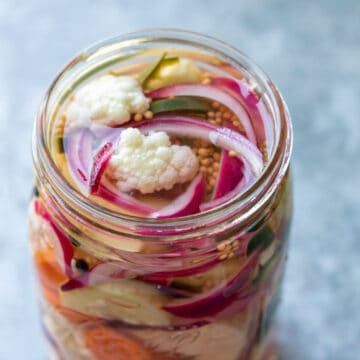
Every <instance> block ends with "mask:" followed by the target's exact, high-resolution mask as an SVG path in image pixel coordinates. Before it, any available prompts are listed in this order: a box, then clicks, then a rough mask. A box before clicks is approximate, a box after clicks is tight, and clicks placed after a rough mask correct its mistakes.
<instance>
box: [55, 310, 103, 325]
mask: <svg viewBox="0 0 360 360" xmlns="http://www.w3.org/2000/svg"><path fill="white" fill-rule="evenodd" d="M56 310H57V311H58V313H59V314H61V315H62V316H64V317H66V319H68V320H69V321H71V322H73V323H76V324H82V323H89V322H98V321H99V319H98V318H95V317H91V316H88V315H84V314H81V313H79V312H77V311H74V310H71V309H68V308H66V307H63V306H56Z"/></svg>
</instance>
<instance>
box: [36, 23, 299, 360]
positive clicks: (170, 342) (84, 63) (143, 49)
mask: <svg viewBox="0 0 360 360" xmlns="http://www.w3.org/2000/svg"><path fill="white" fill-rule="evenodd" d="M164 51H165V52H167V53H170V54H171V56H173V57H174V56H179V55H181V56H182V57H185V58H187V59H191V60H192V61H194V62H196V63H197V65H198V66H199V67H200V68H202V69H204V71H206V72H207V73H209V74H217V75H218V76H222V77H224V76H226V77H229V78H231V79H236V80H239V81H242V82H244V83H246V84H247V85H248V87H249V89H251V91H252V92H253V94H254V95H255V99H256V104H257V103H258V102H260V101H261V102H262V104H263V111H266V112H267V113H268V114H269V117H268V119H269V123H268V124H267V125H266V126H267V128H266V133H267V138H266V140H267V141H266V143H263V144H259V146H260V147H262V150H263V151H262V154H263V158H264V162H265V166H264V169H263V171H262V173H261V175H260V176H259V177H258V178H257V179H256V181H254V183H252V184H251V185H250V186H249V187H248V188H246V189H245V191H243V192H242V193H241V194H239V195H236V196H233V197H231V198H229V199H228V201H226V202H224V203H220V204H219V206H216V207H212V208H209V209H205V210H204V211H201V212H199V213H196V214H192V215H189V216H183V217H176V218H170V219H169V218H167V219H154V218H147V217H139V216H135V215H134V214H131V213H125V212H122V213H119V212H116V211H115V210H114V208H113V207H111V206H109V204H107V203H105V202H102V201H97V200H96V199H95V198H92V197H87V196H85V195H84V194H83V193H81V191H79V189H77V188H76V186H74V184H72V183H71V181H69V177H68V174H67V173H66V172H64V171H62V169H61V166H60V165H59V164H61V163H62V162H61V161H62V160H61V159H62V156H63V151H62V150H61V149H60V150H59V146H58V144H57V143H56V142H54V138H55V137H54V133H55V134H56V130H54V128H55V127H56V124H58V119H59V118H60V117H61V111H62V109H63V108H64V107H66V104H67V102H68V101H69V99H70V98H71V96H72V94H73V93H74V92H75V93H76V91H77V89H78V88H81V86H83V84H84V83H87V82H89V80H91V79H92V78H96V77H97V76H99V74H104V73H108V72H109V71H111V72H119V73H123V72H124V73H127V74H128V73H132V72H134V71H137V70H136V69H138V68H139V67H140V68H141V66H142V65H143V64H148V63H149V62H151V61H154V59H156V58H158V57H159V56H161V54H163V53H164ZM249 96H250V95H249ZM215 110H216V109H215ZM291 144H292V133H291V124H290V119H289V115H288V113H287V110H286V106H285V104H284V102H283V100H282V98H281V96H280V94H279V92H278V90H277V89H276V87H275V86H274V85H273V83H272V82H271V80H270V79H269V78H268V77H267V76H266V75H265V74H264V73H263V71H262V70H261V69H259V68H258V67H257V66H256V65H255V64H254V63H253V62H252V61H250V60H249V59H248V58H247V57H246V56H245V55H244V54H242V53H241V52H239V51H237V50H236V49H233V48H232V47H230V46H228V45H226V44H224V43H222V42H219V41H217V40H214V39H211V38H208V37H205V36H202V35H198V34H193V33H188V32H182V31H172V30H159V31H149V32H146V33H135V34H130V35H125V36H121V37H118V38H115V39H112V40H109V41H106V42H103V43H101V44H98V45H95V46H94V47H92V48H89V49H87V50H85V51H84V52H82V53H81V54H80V55H79V56H77V57H76V58H75V59H74V60H73V61H71V62H70V63H69V65H67V66H66V67H65V68H64V69H63V71H62V72H61V73H60V74H59V75H58V77H57V78H56V79H55V81H54V83H53V84H52V86H51V88H50V90H49V92H48V94H47V95H46V97H45V99H44V102H43V104H42V106H41V108H40V111H39V116H38V118H37V120H36V124H35V128H34V137H33V156H34V165H35V173H36V190H35V191H34V196H33V199H32V201H31V204H30V211H29V224H30V241H31V249H32V254H33V258H34V263H35V268H36V271H37V273H38V279H39V284H40V299H41V309H42V312H41V314H42V315H41V316H42V323H43V328H44V333H45V336H46V339H47V342H48V344H49V349H50V350H49V351H50V352H51V354H52V355H53V356H54V358H61V359H149V360H151V359H157V360H158V359H164V360H165V359H169V360H170V359H191V358H194V359H195V358H196V359H207V360H209V359H219V358H222V359H224V360H237V359H261V358H265V356H266V355H267V353H268V351H270V350H269V349H270V334H271V325H272V319H273V314H274V311H275V309H276V305H277V304H278V301H279V289H280V284H281V279H282V276H283V271H284V263H285V260H286V256H287V241H288V233H289V227H290V221H291V212H292V203H291V199H292V198H291V180H290V175H289V158H290V153H291ZM61 147H62V145H61V146H60V148H61Z"/></svg>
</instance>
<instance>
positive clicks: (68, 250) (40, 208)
mask: <svg viewBox="0 0 360 360" xmlns="http://www.w3.org/2000/svg"><path fill="white" fill-rule="evenodd" d="M34 207H35V213H36V214H37V215H38V216H40V217H41V218H42V219H44V220H45V221H46V222H47V223H48V224H49V225H50V226H51V228H52V229H53V231H54V233H55V235H56V236H55V237H54V244H52V245H53V249H54V253H55V257H56V259H57V260H58V263H59V265H60V267H61V270H62V271H63V272H65V273H66V274H67V275H68V276H70V275H71V273H72V270H71V260H72V258H73V256H74V249H73V247H72V245H71V242H70V240H69V238H68V237H67V236H66V235H65V234H64V233H63V232H62V230H61V229H60V228H59V226H58V225H57V224H56V223H55V221H54V220H53V218H52V216H51V215H50V213H49V212H48V211H47V209H46V208H45V206H44V205H43V204H42V202H41V201H39V200H35V201H34Z"/></svg>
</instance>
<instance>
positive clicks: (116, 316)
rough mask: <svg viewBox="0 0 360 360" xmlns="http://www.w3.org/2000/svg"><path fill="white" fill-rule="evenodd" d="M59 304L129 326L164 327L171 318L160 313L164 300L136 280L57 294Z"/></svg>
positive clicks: (149, 287)
mask: <svg viewBox="0 0 360 360" xmlns="http://www.w3.org/2000/svg"><path fill="white" fill-rule="evenodd" d="M60 298H61V304H62V305H63V306H64V307H67V308H69V309H72V310H74V311H78V312H80V313H82V314H85V315H88V316H93V317H98V318H101V319H106V320H114V321H122V322H126V323H130V324H133V325H149V326H167V325H169V324H170V319H171V317H170V316H169V314H168V313H166V312H165V311H163V310H161V307H162V306H164V305H165V304H166V303H167V297H166V296H164V295H162V294H160V293H159V292H158V291H157V290H156V289H155V288H154V287H152V286H151V285H148V284H144V283H142V282H140V281H136V280H116V281H111V282H107V283H103V284H99V285H97V286H87V287H82V288H78V289H74V290H69V291H60Z"/></svg>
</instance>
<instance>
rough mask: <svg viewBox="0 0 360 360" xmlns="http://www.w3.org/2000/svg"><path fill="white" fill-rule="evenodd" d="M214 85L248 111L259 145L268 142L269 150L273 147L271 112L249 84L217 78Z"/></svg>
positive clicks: (213, 81)
mask: <svg viewBox="0 0 360 360" xmlns="http://www.w3.org/2000/svg"><path fill="white" fill-rule="evenodd" d="M211 84H212V85H214V86H216V87H218V88H221V89H223V90H224V91H226V92H227V93H229V95H231V96H233V97H234V98H235V99H237V100H238V101H239V102H240V103H241V104H242V105H243V106H244V107H245V108H246V109H247V112H248V114H249V116H250V119H251V123H252V125H253V128H254V131H255V134H256V138H257V142H258V145H259V146H261V145H262V144H263V143H264V142H266V141H267V142H268V148H270V149H271V147H272V145H273V144H272V137H271V136H270V134H271V133H272V131H271V118H270V115H269V111H268V110H267V108H266V105H265V103H264V101H263V100H262V99H259V98H258V97H257V96H256V94H255V93H254V91H252V90H251V89H250V87H249V84H247V83H246V82H244V81H242V80H235V79H232V78H227V77H215V78H213V79H212V82H211Z"/></svg>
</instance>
